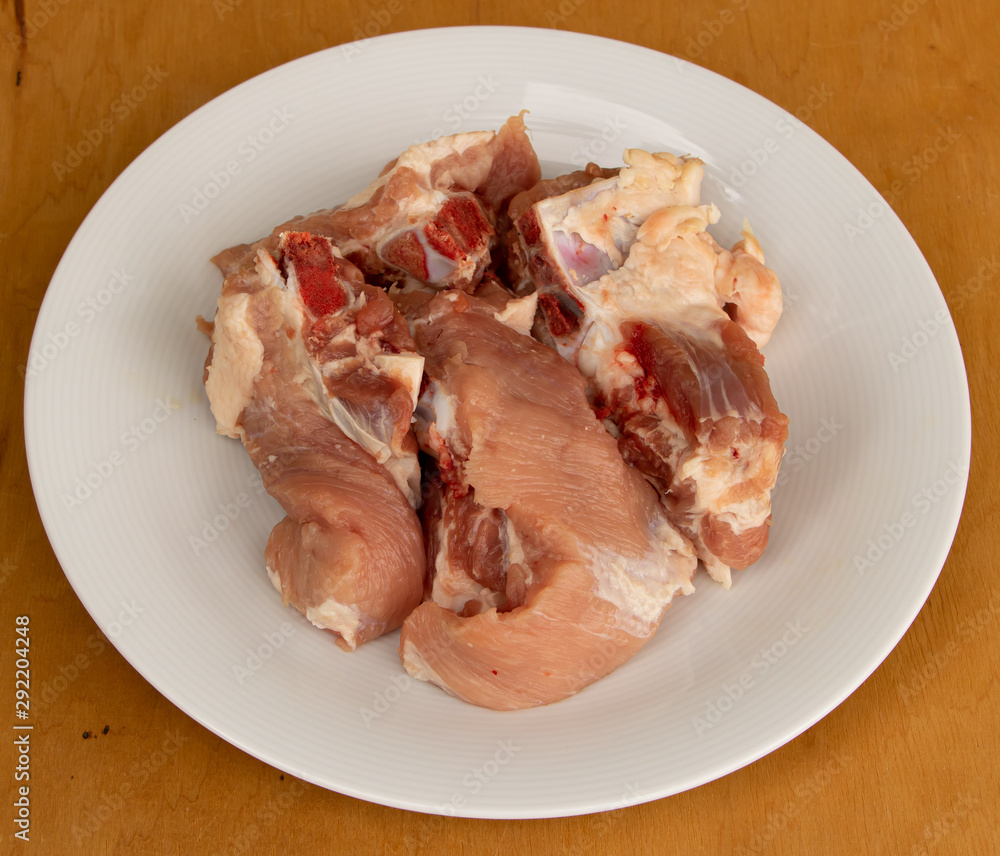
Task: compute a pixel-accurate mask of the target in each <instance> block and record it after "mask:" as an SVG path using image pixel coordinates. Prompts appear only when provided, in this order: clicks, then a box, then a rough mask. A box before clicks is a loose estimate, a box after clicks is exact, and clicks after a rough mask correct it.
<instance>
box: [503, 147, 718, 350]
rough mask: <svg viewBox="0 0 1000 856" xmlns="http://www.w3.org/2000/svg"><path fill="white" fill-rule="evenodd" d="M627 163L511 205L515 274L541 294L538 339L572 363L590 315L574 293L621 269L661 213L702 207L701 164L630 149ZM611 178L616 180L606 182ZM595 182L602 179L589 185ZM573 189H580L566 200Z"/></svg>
mask: <svg viewBox="0 0 1000 856" xmlns="http://www.w3.org/2000/svg"><path fill="white" fill-rule="evenodd" d="M624 159H625V163H626V164H627V166H625V167H623V168H622V169H620V170H617V171H603V170H599V169H598V168H596V167H595V168H588V169H587V170H584V171H582V172H575V173H570V174H569V175H567V176H561V177H560V178H557V179H550V180H548V181H544V182H541V183H540V184H539V185H538V186H536V187H533V188H531V189H530V190H529V191H527V193H525V194H521V195H519V196H518V197H515V198H514V199H513V200H512V201H511V217H512V219H513V222H514V228H515V230H516V232H517V237H518V242H517V243H518V245H519V250H515V252H514V258H515V259H520V260H521V262H520V264H515V268H518V267H520V268H521V270H522V271H523V270H526V271H527V273H528V275H529V276H530V278H531V280H532V282H533V283H534V285H535V287H536V288H537V290H538V305H539V308H540V309H541V312H542V316H543V319H544V325H543V326H542V327H541V328H540V329H538V330H536V334H542V335H543V338H544V340H545V341H547V342H548V343H549V344H551V345H553V346H554V347H556V349H557V350H559V351H560V353H562V354H563V356H565V357H571V356H572V353H573V352H574V351H575V349H576V348H578V347H579V344H580V335H581V323H582V307H581V306H580V303H579V301H578V300H577V299H576V298H575V297H574V295H573V289H574V287H579V286H582V285H586V284H587V283H588V282H593V281H594V280H595V279H598V278H599V277H601V276H603V275H604V274H605V273H607V272H608V271H610V270H614V269H615V268H617V267H619V266H620V265H621V264H622V262H623V261H624V260H625V257H626V256H627V255H628V251H629V247H631V245H632V242H633V241H634V240H635V234H636V230H637V229H638V228H639V226H640V225H642V223H643V222H644V221H645V219H646V218H647V217H648V216H649V215H650V214H652V213H653V212H654V211H658V210H660V209H661V208H665V207H667V206H669V205H687V204H693V203H695V202H697V200H698V193H699V189H700V187H701V180H702V177H703V175H704V170H703V168H702V164H701V161H699V160H697V159H696V158H690V159H684V158H678V157H676V156H674V155H672V154H667V153H657V154H650V153H649V152H645V151H642V150H641V149H626V151H625V155H624ZM607 172H611V176H610V177H606V178H599V177H598V175H606V174H607ZM588 175H593V176H594V177H593V178H592V179H591V180H590V181H589V182H587V183H584V181H585V179H586V178H587V176H588ZM565 186H570V187H572V188H573V189H571V190H568V191H566V192H562V188H563V187H565ZM555 194H558V195H555ZM518 290H519V291H524V290H525V288H524V286H523V285H520V286H519V288H518ZM546 332H549V333H551V334H552V335H551V336H545V335H544V334H545V333H546Z"/></svg>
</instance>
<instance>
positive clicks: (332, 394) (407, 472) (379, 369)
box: [279, 232, 424, 507]
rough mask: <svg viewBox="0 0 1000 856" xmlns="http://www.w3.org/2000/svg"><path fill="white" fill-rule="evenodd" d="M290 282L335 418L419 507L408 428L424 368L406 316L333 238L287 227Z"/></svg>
mask: <svg viewBox="0 0 1000 856" xmlns="http://www.w3.org/2000/svg"><path fill="white" fill-rule="evenodd" d="M279 249H280V253H281V258H282V265H283V267H284V269H285V272H286V276H287V282H288V288H289V290H290V291H291V292H292V294H293V295H295V296H296V297H298V303H299V307H300V310H301V313H302V319H303V327H302V338H303V341H304V342H305V346H306V352H307V353H308V355H309V359H310V362H311V364H312V366H313V369H314V371H315V373H316V376H317V378H318V379H319V380H320V381H321V382H322V384H323V386H324V388H325V390H326V392H327V396H328V404H329V411H330V416H331V418H332V419H333V421H334V422H335V423H336V424H337V426H338V427H339V428H340V429H341V430H342V431H343V432H344V433H345V434H347V436H348V437H350V438H351V439H352V440H354V441H355V442H356V443H357V444H358V445H359V446H361V448H363V449H364V450H365V451H367V452H369V453H370V454H371V455H372V456H373V457H374V458H375V460H376V461H378V462H379V463H380V464H383V465H384V466H385V467H386V469H388V471H389V472H390V473H391V474H392V476H393V478H394V479H395V480H396V483H397V484H398V485H399V488H400V490H402V491H403V493H404V494H405V495H406V497H407V499H408V500H409V501H410V504H411V505H413V506H414V507H416V506H417V504H418V498H419V495H420V464H419V462H418V461H417V443H416V440H415V439H414V437H413V433H412V432H411V431H410V422H411V420H412V416H413V409H414V407H416V404H417V395H418V394H419V391H420V382H421V379H422V378H423V373H424V361H423V358H422V357H421V356H420V355H419V354H417V353H416V346H415V345H414V343H413V339H412V338H411V337H410V331H409V328H408V327H407V325H406V321H405V320H403V318H402V317H401V316H400V315H399V313H398V312H397V311H396V309H395V307H394V306H393V303H392V301H391V300H390V299H389V297H388V296H387V295H386V293H385V292H384V291H383V290H382V289H381V288H377V287H376V286H372V285H368V284H366V283H365V281H364V279H363V278H362V276H361V272H360V271H359V270H358V269H357V268H356V267H355V266H354V265H352V264H351V263H350V262H348V261H345V260H344V259H343V258H341V257H340V252H339V251H338V250H337V249H336V248H335V247H334V246H333V245H332V244H331V242H330V241H329V239H327V238H324V237H321V236H316V235H310V234H308V233H306V232H286V233H284V234H282V235H281V240H280V244H279Z"/></svg>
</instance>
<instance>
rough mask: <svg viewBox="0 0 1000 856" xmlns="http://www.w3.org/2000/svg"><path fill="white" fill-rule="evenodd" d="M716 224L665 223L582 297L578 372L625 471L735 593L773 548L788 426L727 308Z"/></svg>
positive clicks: (692, 214) (696, 211)
mask: <svg viewBox="0 0 1000 856" xmlns="http://www.w3.org/2000/svg"><path fill="white" fill-rule="evenodd" d="M715 216H716V213H715V211H714V208H713V207H711V206H678V207H674V208H667V209H664V210H662V211H660V212H657V213H656V214H654V215H653V216H651V217H650V218H649V219H648V220H647V221H646V222H645V224H644V225H643V226H642V227H641V228H640V229H639V230H638V233H637V240H636V243H635V244H634V245H633V247H632V248H631V250H630V253H629V256H628V258H627V260H626V261H625V264H624V265H622V266H621V267H620V268H619V269H617V270H615V271H612V272H610V273H608V274H606V275H605V276H603V277H601V278H600V279H598V280H596V281H594V282H592V283H591V284H589V285H587V286H584V287H580V288H576V289H574V294H575V295H576V297H577V299H579V300H580V301H581V303H582V304H583V306H584V314H585V318H586V321H585V333H584V337H583V339H582V344H581V346H580V348H579V351H578V353H577V357H576V360H577V365H578V366H579V368H580V370H581V371H582V372H583V374H584V375H585V376H586V377H588V378H590V379H591V382H592V385H593V388H594V390H595V391H596V398H597V399H598V401H599V405H600V406H601V407H602V408H603V409H604V413H605V414H606V415H607V417H608V418H609V419H610V420H611V421H612V422H613V423H614V425H615V427H616V429H617V430H618V432H619V433H620V445H621V448H622V451H623V453H624V455H625V457H626V459H627V460H628V461H629V462H630V463H632V464H634V465H635V466H637V467H638V468H639V469H641V470H642V471H643V472H644V473H645V474H646V475H647V476H648V477H649V478H650V479H651V481H653V483H654V484H656V486H657V487H658V488H659V490H660V491H661V493H662V494H663V496H664V499H665V501H666V502H667V505H668V507H669V508H670V510H671V516H672V519H673V521H674V522H675V523H676V524H677V525H678V526H679V527H680V528H681V529H682V530H683V531H684V532H686V533H687V534H688V535H689V536H690V537H691V538H692V540H694V542H695V544H696V545H697V547H698V551H699V556H700V558H701V559H702V560H703V561H704V562H705V565H706V567H707V569H708V570H709V572H710V573H711V574H712V575H713V576H714V577H716V578H717V579H719V580H720V581H721V582H723V583H724V584H726V585H728V584H729V580H730V575H729V569H730V568H731V567H734V568H745V567H746V566H748V565H749V564H751V563H753V562H754V561H756V560H757V559H758V558H759V557H760V555H761V553H762V552H763V550H764V548H765V546H766V545H767V539H768V531H769V526H770V522H771V504H770V496H771V490H772V489H773V487H774V484H775V480H776V478H777V474H778V467H779V464H780V462H781V457H782V454H783V452H784V443H785V440H786V439H787V436H788V419H787V417H786V416H785V415H784V414H783V413H781V412H780V410H779V409H778V406H777V404H776V402H775V400H774V396H773V395H772V393H771V388H770V382H769V380H768V377H767V375H766V373H765V372H764V368H763V357H762V356H761V355H760V352H759V351H758V350H757V347H756V346H755V345H754V343H753V341H752V340H751V339H750V338H749V337H748V336H747V334H746V332H745V331H744V330H743V329H742V328H741V327H740V326H739V325H737V324H736V323H735V322H733V321H732V320H730V318H729V316H728V315H727V314H726V312H725V311H723V309H722V308H720V307H719V305H718V300H717V298H716V291H715V289H716V285H715V281H716V276H717V270H718V266H719V264H720V254H719V251H718V246H717V245H716V244H715V242H714V241H713V240H712V239H711V238H710V237H709V236H708V234H707V233H706V232H705V228H706V227H707V225H708V223H709V221H710V220H711V219H712V218H713V217H715Z"/></svg>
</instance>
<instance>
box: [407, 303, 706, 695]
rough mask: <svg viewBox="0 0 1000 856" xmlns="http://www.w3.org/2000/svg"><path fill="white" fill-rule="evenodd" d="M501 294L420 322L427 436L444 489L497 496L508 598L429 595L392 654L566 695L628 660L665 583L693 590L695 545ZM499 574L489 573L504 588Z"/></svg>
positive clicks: (422, 422) (572, 376)
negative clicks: (470, 610) (474, 604)
mask: <svg viewBox="0 0 1000 856" xmlns="http://www.w3.org/2000/svg"><path fill="white" fill-rule="evenodd" d="M498 297H499V295H497V294H496V293H494V294H492V295H488V299H480V298H478V297H473V296H469V295H466V294H463V293H460V292H454V291H452V292H446V293H442V294H439V295H437V296H436V297H434V298H433V299H432V300H430V301H429V302H427V303H425V304H424V306H423V307H422V310H421V317H419V318H417V319H413V321H414V326H415V330H416V332H415V338H416V340H417V345H418V348H419V350H420V351H421V353H423V355H424V357H425V359H426V362H425V369H426V373H427V377H428V379H429V383H428V385H427V388H426V389H425V391H424V393H423V394H422V396H421V403H420V405H418V408H417V425H416V428H417V436H418V439H419V440H420V443H421V447H422V449H424V450H425V451H426V452H428V453H429V454H431V455H432V456H433V457H435V458H436V459H437V461H438V465H439V467H440V468H441V471H442V476H443V482H444V484H445V485H447V488H445V489H446V490H452V491H453V492H454V493H455V494H456V496H457V495H461V493H462V491H467V490H469V489H471V490H472V491H474V494H470V496H472V497H473V499H474V502H475V504H476V505H478V507H480V508H481V509H485V510H490V509H497V510H502V512H503V514H504V516H505V517H506V521H505V525H506V526H507V528H508V532H509V533H512V534H513V536H514V538H515V539H516V543H517V546H518V550H519V551H520V553H519V554H517V555H515V550H514V549H512V548H511V547H510V546H508V559H507V562H506V567H501V571H502V572H505V574H506V579H505V580H504V581H503V591H504V603H503V606H502V609H503V610H506V611H499V609H497V608H488V609H486V611H484V612H481V613H480V614H476V615H471V616H469V615H464V616H463V615H459V614H457V613H456V612H455V611H453V610H452V609H449V608H447V607H446V606H442V605H441V604H440V603H435V602H425V603H423V604H421V606H419V607H418V608H417V609H416V610H414V612H413V613H412V614H411V615H410V617H409V618H407V619H406V621H405V622H404V624H403V631H402V635H401V639H400V657H401V659H402V661H403V664H404V666H405V667H406V669H407V671H408V672H409V673H410V674H411V675H413V676H414V677H417V678H420V679H423V680H429V681H431V682H433V683H435V684H437V685H439V686H441V687H443V688H444V689H446V690H447V691H448V692H450V693H452V694H453V695H456V696H458V697H459V698H462V699H464V700H466V701H469V702H472V703H474V704H478V705H481V706H484V707H489V708H493V709H497V710H501V709H503V710H506V709H516V708H525V707H531V706H535V705H542V704H549V703H552V702H555V701H559V700H560V699H563V698H566V697H567V696H570V695H572V694H574V693H576V692H577V691H579V690H580V689H582V688H583V687H585V686H587V685H588V684H590V683H592V682H593V681H595V680H597V679H598V678H600V677H602V676H603V675H606V674H608V673H609V672H611V671H613V670H614V669H615V668H617V667H618V666H619V665H621V664H622V663H624V662H625V661H626V660H628V659H629V658H630V657H631V656H632V655H633V654H635V652H636V651H638V649H639V648H640V647H641V646H642V645H643V644H644V643H645V642H646V641H647V640H648V639H649V638H650V637H651V636H652V634H653V633H654V631H655V630H656V627H657V625H658V623H659V620H660V617H661V616H662V614H663V612H664V610H665V609H666V607H667V606H668V605H669V604H670V602H671V599H672V598H673V596H674V595H675V594H676V593H677V592H678V591H681V592H684V593H689V592H691V591H693V588H692V586H691V582H690V580H691V576H692V574H693V572H694V568H695V565H696V558H695V556H694V551H693V548H692V546H691V544H690V543H689V542H688V541H687V539H686V538H684V537H683V536H681V535H680V534H678V533H677V532H676V531H675V530H674V529H673V527H671V526H670V524H669V523H668V521H667V518H666V516H665V514H664V511H663V508H662V506H661V504H660V503H659V501H658V499H657V497H656V494H655V491H653V489H652V488H651V487H650V486H649V484H648V483H647V482H646V481H645V480H644V479H643V478H642V476H640V475H639V473H638V472H636V471H635V470H633V469H632V468H630V467H628V466H626V465H625V463H624V462H623V460H622V458H621V455H620V454H619V453H618V449H617V446H616V443H615V441H614V439H613V438H612V437H611V436H610V435H609V434H608V433H607V432H606V430H605V429H604V428H603V426H602V425H601V424H600V423H599V422H598V420H597V419H596V417H595V416H594V414H593V411H592V410H591V409H590V406H589V404H588V402H587V399H586V395H585V390H584V381H583V379H582V378H581V376H580V374H579V373H578V372H577V371H576V369H574V368H573V367H572V366H571V365H570V364H569V363H567V362H566V361H565V360H563V359H562V358H561V357H559V356H558V354H556V353H555V352H554V351H552V350H551V349H550V348H548V347H546V346H544V345H541V344H540V343H538V342H536V341H534V340H533V339H531V338H530V337H528V336H526V335H524V334H522V333H520V332H518V331H517V330H515V329H513V328H512V327H510V326H508V325H507V324H505V323H504V322H503V321H502V320H500V318H501V317H502V316H503V314H504V312H503V311H502V310H500V309H499V308H498V300H497V298H498ZM473 513H477V512H475V508H473ZM515 559H521V561H514V560H515ZM499 577H500V574H496V575H494V577H493V579H492V580H491V581H490V583H489V585H486V586H483V587H484V588H486V589H488V590H490V591H496V592H498V591H499V589H500V581H499ZM497 602H498V603H499V599H498V601H497Z"/></svg>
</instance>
